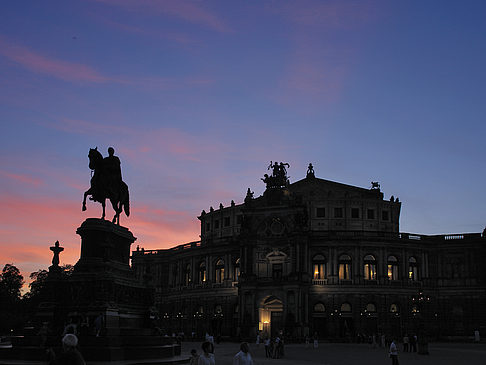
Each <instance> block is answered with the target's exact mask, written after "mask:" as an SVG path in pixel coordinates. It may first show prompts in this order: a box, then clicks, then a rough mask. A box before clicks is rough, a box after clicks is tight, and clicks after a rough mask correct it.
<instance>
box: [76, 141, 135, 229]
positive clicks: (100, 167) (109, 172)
mask: <svg viewBox="0 0 486 365" xmlns="http://www.w3.org/2000/svg"><path fill="white" fill-rule="evenodd" d="M88 158H89V168H90V169H91V170H92V177H91V187H90V188H89V189H88V190H87V191H86V192H85V193H84V199H83V211H85V210H86V197H87V196H88V195H90V196H91V197H90V198H89V199H90V200H93V201H95V202H98V203H101V206H102V207H103V215H102V216H101V219H105V205H106V204H105V200H106V199H109V200H110V202H111V205H112V206H113V210H114V211H115V216H114V217H113V220H112V222H113V223H117V224H120V213H121V212H122V210H124V211H125V214H126V215H127V217H128V216H129V215H130V201H129V194H128V186H127V184H125V183H124V182H123V180H122V175H121V167H120V165H121V164H120V159H119V158H118V157H117V156H115V150H114V149H113V147H110V148H108V156H107V157H105V158H103V155H102V154H101V153H100V152H99V151H98V147H96V148H94V149H93V148H91V149H90V150H89V154H88Z"/></svg>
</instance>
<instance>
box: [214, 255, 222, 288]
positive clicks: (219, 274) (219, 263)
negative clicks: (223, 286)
mask: <svg viewBox="0 0 486 365" xmlns="http://www.w3.org/2000/svg"><path fill="white" fill-rule="evenodd" d="M223 281H224V261H223V260H221V259H219V260H218V261H216V265H215V282H217V283H222V282H223Z"/></svg>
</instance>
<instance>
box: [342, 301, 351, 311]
mask: <svg viewBox="0 0 486 365" xmlns="http://www.w3.org/2000/svg"><path fill="white" fill-rule="evenodd" d="M351 312H352V308H351V304H349V303H343V304H341V313H351Z"/></svg>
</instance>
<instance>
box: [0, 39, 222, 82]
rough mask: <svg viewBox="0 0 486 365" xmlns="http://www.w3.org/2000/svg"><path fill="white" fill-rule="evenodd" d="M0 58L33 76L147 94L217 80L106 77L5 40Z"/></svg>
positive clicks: (0, 41)
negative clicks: (108, 85) (116, 86)
mask: <svg viewBox="0 0 486 365" xmlns="http://www.w3.org/2000/svg"><path fill="white" fill-rule="evenodd" d="M0 55H3V56H5V57H6V58H8V59H10V60H11V61H13V62H15V63H16V64H18V65H20V66H22V67H24V68H26V69H27V70H29V71H31V72H34V73H37V74H43V75H48V76H50V77H54V78H57V79H60V80H63V81H69V82H86V83H96V84H100V83H115V84H120V85H126V86H132V87H138V88H141V89H146V90H154V89H156V90H171V91H173V90H177V89H179V90H180V89H185V88H187V87H205V86H208V85H211V84H213V83H214V80H212V79H210V78H207V77H204V76H201V77H198V76H187V77H178V78H175V77H157V76H156V77H153V76H150V77H149V76H146V77H143V76H126V75H121V76H108V75H103V74H101V73H100V72H98V71H96V70H95V69H93V68H91V67H89V66H87V65H83V64H80V63H74V62H68V61H64V60H60V59H56V58H52V57H48V56H46V55H43V54H40V53H38V52H36V51H33V50H31V49H28V48H26V47H23V46H19V45H14V44H12V43H11V42H9V41H7V40H6V38H5V37H2V36H0Z"/></svg>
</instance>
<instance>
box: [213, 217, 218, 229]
mask: <svg viewBox="0 0 486 365" xmlns="http://www.w3.org/2000/svg"><path fill="white" fill-rule="evenodd" d="M214 229H219V219H216V220H215V221H214Z"/></svg>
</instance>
